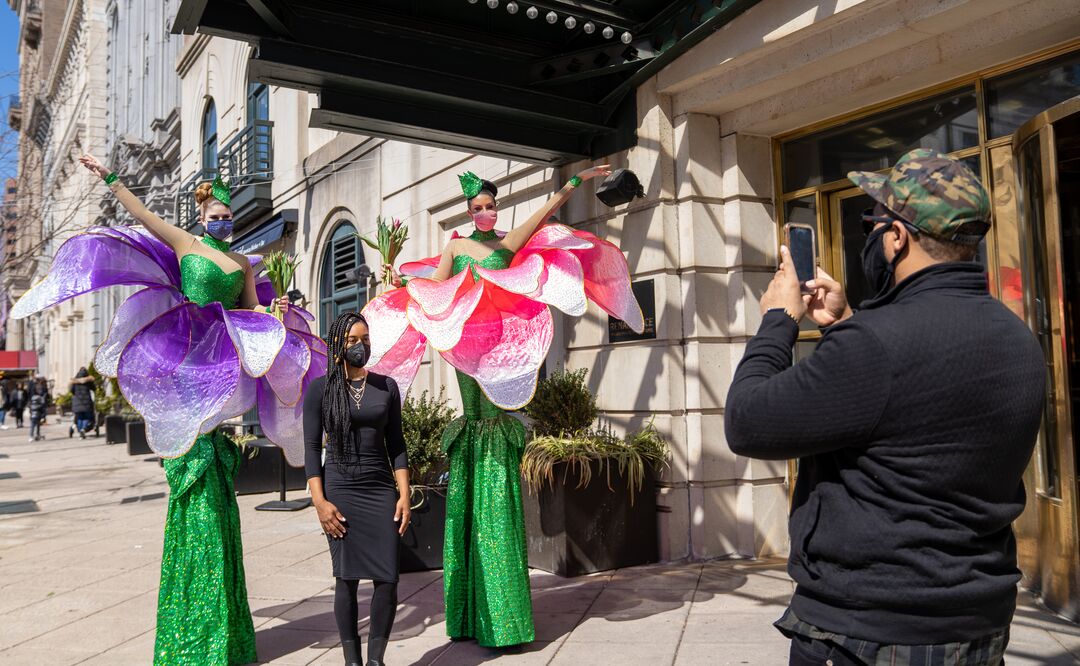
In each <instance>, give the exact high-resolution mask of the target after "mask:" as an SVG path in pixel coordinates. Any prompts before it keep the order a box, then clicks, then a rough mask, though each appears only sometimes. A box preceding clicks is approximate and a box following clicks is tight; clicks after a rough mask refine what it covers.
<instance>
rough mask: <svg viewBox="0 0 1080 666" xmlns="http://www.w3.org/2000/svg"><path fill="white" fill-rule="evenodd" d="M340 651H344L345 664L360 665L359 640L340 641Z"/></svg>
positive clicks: (347, 665)
mask: <svg viewBox="0 0 1080 666" xmlns="http://www.w3.org/2000/svg"><path fill="white" fill-rule="evenodd" d="M341 651H342V652H344V653H345V666H361V665H360V661H361V657H360V641H359V640H354V641H341Z"/></svg>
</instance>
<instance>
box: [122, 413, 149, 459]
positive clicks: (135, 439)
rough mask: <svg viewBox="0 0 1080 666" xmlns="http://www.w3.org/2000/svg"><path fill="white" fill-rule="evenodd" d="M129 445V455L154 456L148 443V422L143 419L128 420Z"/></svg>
mask: <svg viewBox="0 0 1080 666" xmlns="http://www.w3.org/2000/svg"><path fill="white" fill-rule="evenodd" d="M127 447H128V455H129V456H152V455H154V452H153V451H151V450H150V445H149V444H147V443H146V423H144V422H142V421H128V422H127Z"/></svg>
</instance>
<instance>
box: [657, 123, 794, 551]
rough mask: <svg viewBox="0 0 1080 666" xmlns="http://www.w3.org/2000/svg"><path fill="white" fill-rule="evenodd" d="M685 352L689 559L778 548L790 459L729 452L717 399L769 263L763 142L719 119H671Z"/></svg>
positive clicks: (749, 329)
mask: <svg viewBox="0 0 1080 666" xmlns="http://www.w3.org/2000/svg"><path fill="white" fill-rule="evenodd" d="M674 132H675V147H676V149H675V164H676V168H675V173H676V179H677V182H678V185H677V193H678V228H679V233H678V238H679V256H680V267H679V276H680V285H681V289H682V294H683V298H682V302H683V309H682V311H683V321H682V327H683V333H684V335H683V339H684V348H685V354H686V361H685V363H686V371H685V374H684V379H685V391H686V452H685V455H686V483H687V489H688V501H689V514H690V526H689V529H690V550H691V552H690V554H691V555H692V556H693V557H704V558H708V557H718V556H728V555H740V556H761V555H767V554H772V553H775V552H782V551H783V550H784V549H785V548H786V519H785V517H786V508H787V507H786V486H785V485H784V476H785V473H786V463H784V462H776V463H762V462H759V461H749V460H747V459H745V458H741V457H739V456H735V455H734V454H733V453H731V450H730V449H729V448H728V445H727V442H726V440H725V439H724V401H725V399H726V396H727V391H728V387H729V386H730V383H731V377H732V375H733V374H734V371H735V368H736V366H737V365H738V363H739V360H740V359H741V358H742V354H743V351H744V349H745V343H746V340H747V339H749V337H750V336H751V335H753V333H754V332H755V331H756V330H757V327H758V324H759V322H760V314H759V312H758V303H759V299H760V295H761V293H762V292H763V291H764V289H765V287H766V285H767V284H768V282H769V280H770V279H771V276H772V272H773V267H774V266H775V263H776V223H775V218H774V211H773V205H772V170H771V145H770V141H769V139H768V138H765V137H756V136H748V135H736V134H730V135H727V136H723V135H721V128H720V123H719V121H718V119H717V118H715V117H712V116H706V115H701V114H687V115H683V116H680V117H678V118H676V119H675V122H674Z"/></svg>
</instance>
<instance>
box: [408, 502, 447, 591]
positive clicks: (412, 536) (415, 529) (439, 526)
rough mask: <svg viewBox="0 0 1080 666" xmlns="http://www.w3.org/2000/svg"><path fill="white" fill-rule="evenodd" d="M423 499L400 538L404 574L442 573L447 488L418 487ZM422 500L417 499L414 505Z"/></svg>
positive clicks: (414, 510)
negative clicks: (436, 570) (414, 572)
mask: <svg viewBox="0 0 1080 666" xmlns="http://www.w3.org/2000/svg"><path fill="white" fill-rule="evenodd" d="M416 491H417V493H419V494H420V495H421V496H422V497H423V501H422V502H421V503H420V506H418V507H416V508H415V509H413V511H412V520H411V521H410V522H409V529H407V530H405V536H403V537H402V538H401V550H400V560H401V572H402V573H407V572H410V571H429V570H431V569H442V566H443V539H444V534H445V527H446V486H418V487H416ZM418 499H419V498H418V497H417V496H416V495H414V498H413V503H414V504H415V503H416V502H417V500H418Z"/></svg>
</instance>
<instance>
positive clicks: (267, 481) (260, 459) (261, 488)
mask: <svg viewBox="0 0 1080 666" xmlns="http://www.w3.org/2000/svg"><path fill="white" fill-rule="evenodd" d="M248 446H249V447H255V448H257V449H259V453H258V455H256V456H255V457H254V458H249V457H248V452H245V453H244V454H243V455H242V457H241V459H240V470H239V471H238V472H237V473H236V482H235V484H234V485H235V488H236V494H237V495H257V494H259V493H270V492H277V491H278V490H280V489H281V466H282V465H285V488H286V490H303V489H304V488H307V477H305V476H304V470H303V468H301V467H290V466H289V465H288V464H287V463H286V462H285V456H283V455H282V454H281V449H279V448H278V447H276V446H274V445H273V444H271V443H270V441H269V440H266V439H256V440H254V441H252V442H250V443H249V444H248Z"/></svg>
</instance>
